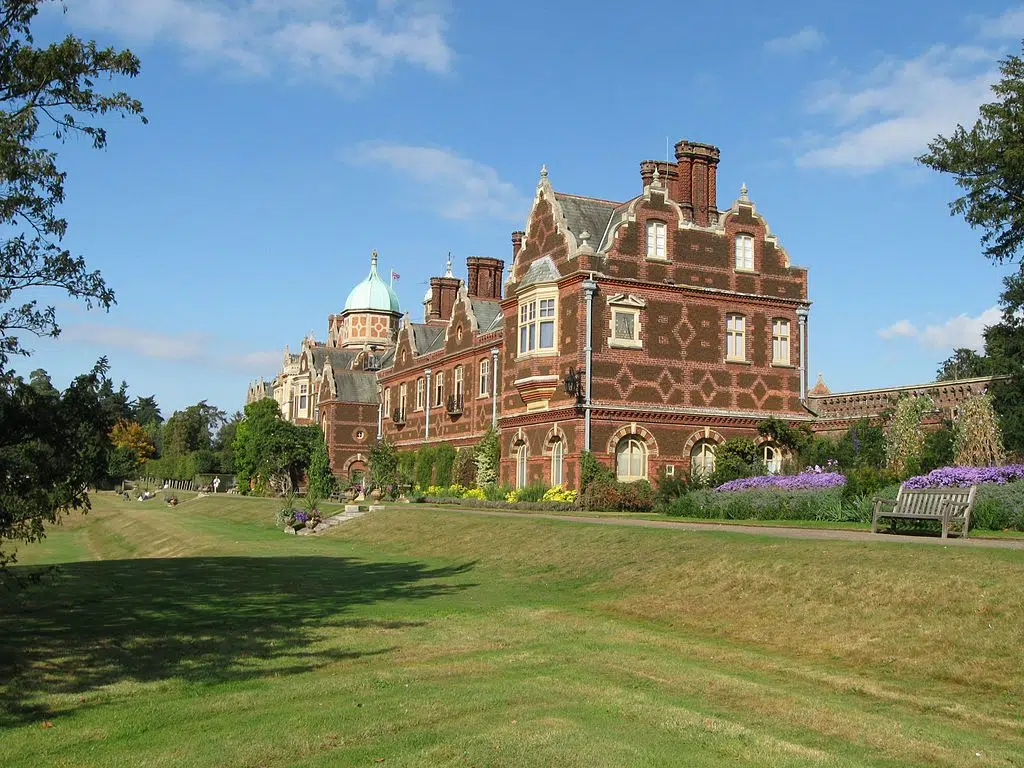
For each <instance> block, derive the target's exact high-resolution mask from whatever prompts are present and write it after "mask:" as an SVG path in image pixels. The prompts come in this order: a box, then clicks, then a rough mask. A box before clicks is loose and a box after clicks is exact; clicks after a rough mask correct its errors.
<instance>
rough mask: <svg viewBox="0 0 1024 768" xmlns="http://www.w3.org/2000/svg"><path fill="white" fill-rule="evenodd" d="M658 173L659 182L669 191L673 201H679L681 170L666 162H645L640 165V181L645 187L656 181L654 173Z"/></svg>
mask: <svg viewBox="0 0 1024 768" xmlns="http://www.w3.org/2000/svg"><path fill="white" fill-rule="evenodd" d="M655 170H657V171H658V181H659V182H660V183H661V185H662V186H663V187H665V189H667V190H668V196H669V198H670V199H672V200H677V201H678V200H679V169H678V168H677V167H676V166H675V165H673V164H672V163H667V162H665V161H664V160H644V161H642V162H641V163H640V179H641V180H642V181H643V184H644V187H645V188H646V187H647V186H649V185H650V183H651V182H652V181H654V171H655Z"/></svg>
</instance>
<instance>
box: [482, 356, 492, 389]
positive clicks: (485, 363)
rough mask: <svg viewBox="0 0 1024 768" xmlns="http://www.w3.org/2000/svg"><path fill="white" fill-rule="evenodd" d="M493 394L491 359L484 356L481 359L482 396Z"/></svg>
mask: <svg viewBox="0 0 1024 768" xmlns="http://www.w3.org/2000/svg"><path fill="white" fill-rule="evenodd" d="M489 394H491V361H490V360H488V359H486V358H484V359H483V360H481V361H480V397H487V395H489Z"/></svg>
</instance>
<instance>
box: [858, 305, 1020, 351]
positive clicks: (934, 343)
mask: <svg viewBox="0 0 1024 768" xmlns="http://www.w3.org/2000/svg"><path fill="white" fill-rule="evenodd" d="M1001 317H1002V312H1001V311H1000V310H999V307H989V308H988V309H986V310H985V311H984V312H982V313H981V314H980V315H978V316H977V317H970V316H969V315H966V314H962V315H957V316H956V317H951V318H950V319H949V320H947V321H946V322H944V323H942V324H940V325H929V326H926V327H925V329H924V330H918V328H917V327H916V326H915V325H914V324H913V323H911V322H910V321H909V320H900V321H899V322H897V323H893V324H892V325H890V326H889V327H888V328H883V329H882V330H880V331H879V332H878V335H879V336H881V337H882V338H883V339H893V338H896V337H904V338H909V339H914V340H915V341H917V342H919V343H920V344H923V345H924V346H926V347H928V348H930V349H942V350H953V349H960V348H961V347H963V348H966V349H973V350H975V351H976V352H981V351H982V350H983V349H984V348H985V340H984V337H983V336H982V334H983V332H984V331H985V329H986V328H987V327H988V326H990V325H995V324H996V323H998V322H999V320H1000V318H1001Z"/></svg>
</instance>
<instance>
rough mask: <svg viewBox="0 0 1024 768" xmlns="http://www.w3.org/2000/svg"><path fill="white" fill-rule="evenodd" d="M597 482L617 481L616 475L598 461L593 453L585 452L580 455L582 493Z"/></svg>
mask: <svg viewBox="0 0 1024 768" xmlns="http://www.w3.org/2000/svg"><path fill="white" fill-rule="evenodd" d="M595 480H603V481H608V480H615V473H614V472H612V470H610V469H609V468H608V467H606V466H605V465H604V464H602V463H601V462H600V461H598V460H597V457H596V456H595V455H594V454H593V453H591V452H590V451H584V452H583V453H581V454H580V492H581V493H582V492H584V491H586V490H587V487H588V486H589V485H590V484H591V483H592V482H594V481H595Z"/></svg>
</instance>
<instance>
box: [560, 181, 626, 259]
mask: <svg viewBox="0 0 1024 768" xmlns="http://www.w3.org/2000/svg"><path fill="white" fill-rule="evenodd" d="M555 199H556V200H558V203H559V205H561V206H562V212H563V213H564V214H565V223H566V224H568V226H569V231H570V232H572V233H573V234H574V235H575V236H576V239H577V240H579V237H580V235H581V234H582V233H583V232H584V231H586V232H587V233H589V235H590V238H589V242H590V245H591V246H594V244H595V243H597V242H598V241H599V240H601V239H602V238H603V237H604V233H605V232H606V231H607V230H608V222H609V221H611V218H612V213H613V212H614V211H615V210H616V209H617V208H620V207H621V205H622V204H620V203H612V202H609V201H608V200H595V199H594V198H591V197H577V196H576V195H567V194H565V193H563V192H556V193H555Z"/></svg>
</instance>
